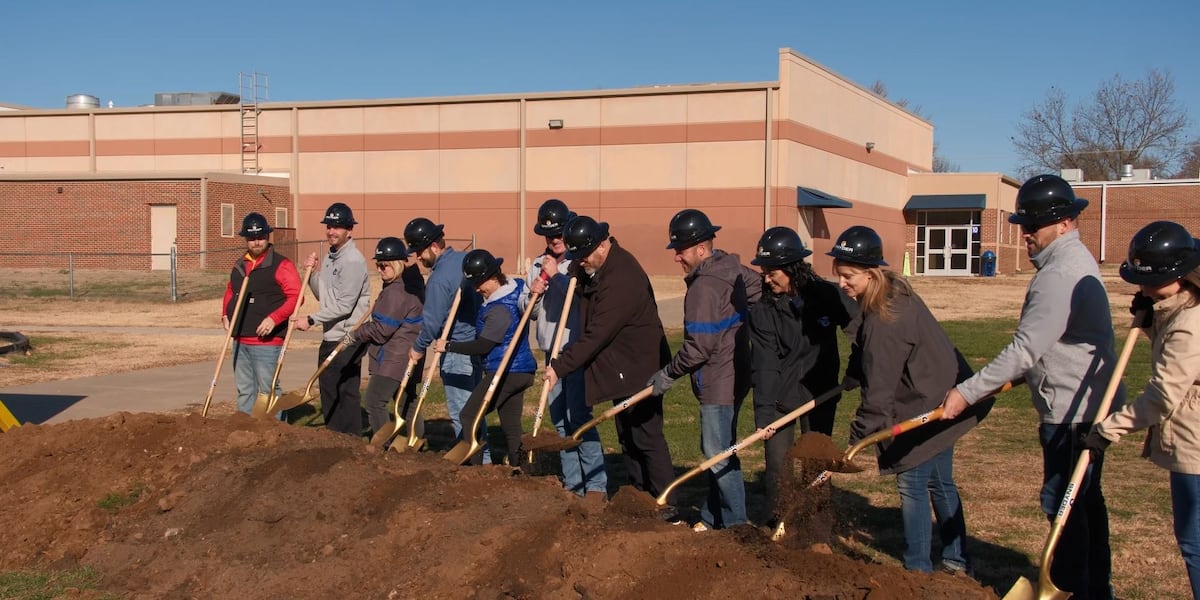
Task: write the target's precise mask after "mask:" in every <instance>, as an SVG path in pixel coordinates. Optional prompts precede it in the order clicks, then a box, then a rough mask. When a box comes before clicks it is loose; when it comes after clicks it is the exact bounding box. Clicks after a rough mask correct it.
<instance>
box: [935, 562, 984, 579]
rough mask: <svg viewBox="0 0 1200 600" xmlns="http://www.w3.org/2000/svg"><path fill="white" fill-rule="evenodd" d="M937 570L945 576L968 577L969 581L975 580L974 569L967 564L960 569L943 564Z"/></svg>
mask: <svg viewBox="0 0 1200 600" xmlns="http://www.w3.org/2000/svg"><path fill="white" fill-rule="evenodd" d="M938 570H940V571H941V572H943V573H945V574H947V575H953V576H962V577H970V578H971V579H974V578H975V569H974V568H972V567H971V564H970V563H967V566H965V567H960V566H958V565H955V564H951V563H948V562H943V563H942V565H941V567H939V568H938Z"/></svg>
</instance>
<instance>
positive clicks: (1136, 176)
mask: <svg viewBox="0 0 1200 600" xmlns="http://www.w3.org/2000/svg"><path fill="white" fill-rule="evenodd" d="M1133 180H1134V181H1150V169H1134V170H1133Z"/></svg>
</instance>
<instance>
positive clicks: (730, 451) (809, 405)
mask: <svg viewBox="0 0 1200 600" xmlns="http://www.w3.org/2000/svg"><path fill="white" fill-rule="evenodd" d="M845 389H846V386H845V385H844V384H843V385H838V386H837V387H835V388H833V389H831V390H829V391H827V392H825V393H824V394H821V395H820V396H817V397H816V398H813V399H812V400H809V401H808V402H805V403H804V404H801V405H800V406H799V407H798V408H796V409H794V410H792V411H791V412H789V413H788V414H786V415H783V416H782V417H779V418H778V419H775V420H774V421H771V423H770V424H769V425H767V426H766V427H763V428H762V429H758V430H756V431H755V432H754V433H752V434H750V435H748V436H746V438H745V439H743V440H741V441H740V442H737V443H736V444H734V445H732V446H730V447H729V448H727V449H726V450H724V451H722V452H720V453H718V454H714V455H713V456H712V457H711V458H709V459H708V460H706V461H704V462H702V463H700V464H699V465H697V466H696V467H694V468H692V470H690V471H688V472H687V473H684V474H683V475H680V476H679V477H677V478H676V479H675V481H672V482H671V485H668V486H667V487H666V489H664V490H663V491H662V493H661V494H659V495H658V498H657V499H656V500H655V502H657V503H658V505H659V506H663V505H665V504H666V503H667V498H668V497H669V496H670V495H671V492H673V491H675V488H677V487H679V485H680V484H682V483H683V482H685V481H687V480H689V479H691V478H693V477H695V476H697V475H699V474H701V473H703V472H705V471H707V470H709V469H711V468H712V467H713V466H715V465H716V464H717V463H719V462H721V461H723V460H725V459H727V458H729V457H730V456H733V455H734V454H737V453H738V452H740V451H741V450H742V449H744V448H745V447H747V446H749V445H750V444H753V443H754V442H757V441H758V440H761V439H763V438H764V437H766V435H767V432H768V431H773V430H775V429H779V428H780V427H783V426H784V425H787V424H788V423H791V422H792V421H795V420H796V419H799V418H800V417H802V416H804V414H805V413H807V412H808V411H810V410H812V409H814V408H816V407H817V406H818V405H820V404H824V403H825V402H826V401H827V400H829V399H830V398H833V397H834V396H836V395H838V394H840V393H842V391H844V390H845Z"/></svg>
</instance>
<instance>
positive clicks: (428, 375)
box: [408, 286, 462, 448]
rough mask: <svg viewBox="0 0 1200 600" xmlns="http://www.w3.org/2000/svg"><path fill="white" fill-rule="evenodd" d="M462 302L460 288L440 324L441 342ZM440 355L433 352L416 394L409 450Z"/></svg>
mask: <svg viewBox="0 0 1200 600" xmlns="http://www.w3.org/2000/svg"><path fill="white" fill-rule="evenodd" d="M461 302H462V287H461V286H460V287H459V288H458V290H457V291H455V292H454V301H453V302H451V303H450V312H449V313H447V314H446V322H445V323H443V324H442V335H441V336H440V337H438V339H439V340H441V341H443V342H444V341H446V340H448V339H450V332H451V331H452V330H453V329H454V317H456V316H458V305H459V304H460V303H461ZM441 355H442V353H441V352H439V351H437V350H434V351H433V356H431V357H430V359H431V360H429V361H428V362H429V364H428V365H426V366H425V373H424V376H423V380H422V382H421V391H420V392H419V393H418V394H417V405H416V406H414V407H413V423H414V425H413V426H412V427H409V428H408V446H409V447H410V448H411V447H413V446H416V445H417V428H416V425H415V424H416V422H417V419H418V418H419V417H420V415H421V405H422V404H424V403H425V394H426V393H428V392H429V382H430V381H433V374H434V373H437V364H438V357H439V356H441Z"/></svg>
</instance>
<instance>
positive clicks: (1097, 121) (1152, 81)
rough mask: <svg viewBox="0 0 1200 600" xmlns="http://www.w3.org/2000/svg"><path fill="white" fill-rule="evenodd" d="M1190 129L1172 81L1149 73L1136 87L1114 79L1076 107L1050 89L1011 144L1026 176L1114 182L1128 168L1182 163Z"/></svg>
mask: <svg viewBox="0 0 1200 600" xmlns="http://www.w3.org/2000/svg"><path fill="white" fill-rule="evenodd" d="M1188 127H1189V121H1188V116H1187V109H1185V108H1184V107H1183V106H1181V105H1180V104H1179V103H1178V102H1177V101H1176V100H1175V82H1174V80H1173V79H1172V78H1171V76H1170V75H1169V74H1166V73H1163V72H1160V71H1157V70H1151V71H1150V72H1149V73H1147V75H1146V78H1145V79H1142V80H1138V81H1125V80H1124V79H1122V78H1121V76H1120V75H1114V76H1113V78H1112V79H1110V80H1108V81H1106V82H1104V83H1102V84H1101V85H1100V87H1099V88H1098V89H1097V90H1096V92H1095V94H1094V95H1093V97H1092V99H1091V101H1090V102H1087V103H1081V104H1078V105H1074V106H1072V105H1071V104H1070V102H1069V99H1068V97H1067V94H1066V92H1064V91H1063V90H1061V89H1058V88H1054V87H1051V88H1050V90H1049V91H1047V92H1046V97H1045V98H1044V99H1042V101H1041V102H1040V103H1038V104H1035V105H1034V106H1033V108H1031V109H1029V110H1028V111H1027V112H1026V113H1025V115H1024V117H1023V118H1022V120H1021V121H1020V122H1019V123H1017V135H1015V136H1013V138H1012V140H1013V145H1014V146H1016V149H1017V154H1018V155H1019V156H1020V157H1021V160H1022V165H1021V168H1020V173H1021V175H1022V176H1030V175H1035V174H1037V173H1044V172H1047V171H1057V170H1059V169H1083V174H1084V177H1085V178H1086V179H1092V180H1112V179H1116V178H1117V177H1118V176H1119V174H1120V172H1121V166H1122V165H1127V164H1132V165H1133V166H1134V167H1137V168H1148V169H1151V170H1152V171H1154V172H1159V173H1164V172H1168V171H1169V169H1170V168H1171V167H1172V166H1174V165H1175V164H1176V163H1178V162H1179V160H1180V158H1181V143H1182V141H1183V139H1182V138H1183V135H1184V133H1185V131H1186V130H1187V128H1188Z"/></svg>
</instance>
